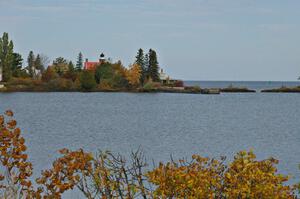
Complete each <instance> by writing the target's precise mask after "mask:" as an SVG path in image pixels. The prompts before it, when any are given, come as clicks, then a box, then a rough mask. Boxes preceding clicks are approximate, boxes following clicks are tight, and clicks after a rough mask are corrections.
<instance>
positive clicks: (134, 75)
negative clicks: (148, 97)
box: [126, 64, 142, 87]
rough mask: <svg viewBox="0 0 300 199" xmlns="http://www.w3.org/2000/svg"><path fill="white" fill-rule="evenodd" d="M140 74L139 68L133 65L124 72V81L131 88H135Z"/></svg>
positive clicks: (138, 82)
mask: <svg viewBox="0 0 300 199" xmlns="http://www.w3.org/2000/svg"><path fill="white" fill-rule="evenodd" d="M141 74H142V69H141V66H140V65H138V64H133V65H131V66H130V67H129V70H127V71H126V79H127V80H128V82H129V84H130V85H131V86H133V87H137V86H139V84H140V79H141Z"/></svg>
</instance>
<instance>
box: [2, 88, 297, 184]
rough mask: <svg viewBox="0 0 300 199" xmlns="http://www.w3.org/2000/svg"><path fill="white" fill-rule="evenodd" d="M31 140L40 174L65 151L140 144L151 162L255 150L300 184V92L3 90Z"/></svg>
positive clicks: (5, 104) (123, 150)
mask: <svg viewBox="0 0 300 199" xmlns="http://www.w3.org/2000/svg"><path fill="white" fill-rule="evenodd" d="M6 109H12V110H13V111H14V112H15V118H16V119H17V121H18V125H19V126H20V127H21V129H22V130H23V135H24V137H25V138H26V142H27V146H28V149H29V151H28V153H29V154H30V160H31V161H32V162H33V164H34V167H35V171H34V172H35V176H38V175H39V173H40V170H42V169H45V168H49V167H50V166H51V162H52V161H53V160H54V159H55V158H56V157H57V150H58V149H61V148H64V147H66V148H71V149H78V148H84V149H85V150H88V151H92V152H97V150H98V149H101V150H111V151H114V152H120V153H122V154H125V155H126V154H128V153H129V152H130V151H131V150H135V149H137V148H138V147H139V146H141V147H142V148H143V149H144V151H145V154H146V157H147V159H148V160H149V162H150V163H151V162H152V159H153V160H155V161H156V162H158V161H160V160H166V159H168V158H169V157H170V154H172V155H173V157H175V158H181V157H190V156H191V155H192V154H194V153H198V154H201V155H203V156H213V157H218V156H220V155H226V156H228V157H232V156H233V155H234V154H235V153H236V152H238V151H239V150H244V149H246V150H248V149H251V148H252V149H254V152H255V153H256V154H257V156H258V158H259V159H262V158H267V157H269V156H273V157H275V158H277V159H279V160H280V164H279V171H280V172H282V173H284V174H291V175H293V176H294V178H293V180H292V182H295V181H299V180H300V172H299V170H298V164H299V163H300V158H299V154H300V132H299V130H300V94H296V93H294V94H271V93H249V94H221V95H193V94H167V93H166V94H164V93H158V94H134V93H0V110H1V112H3V111H4V110H6Z"/></svg>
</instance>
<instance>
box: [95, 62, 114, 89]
mask: <svg viewBox="0 0 300 199" xmlns="http://www.w3.org/2000/svg"><path fill="white" fill-rule="evenodd" d="M113 75H114V71H113V68H112V64H110V63H104V64H101V65H99V66H97V67H96V71H95V79H96V82H97V84H100V83H101V81H102V80H107V79H112V78H113Z"/></svg>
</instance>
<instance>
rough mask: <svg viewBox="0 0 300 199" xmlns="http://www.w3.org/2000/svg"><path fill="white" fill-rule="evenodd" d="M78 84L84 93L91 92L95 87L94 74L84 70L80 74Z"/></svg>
mask: <svg viewBox="0 0 300 199" xmlns="http://www.w3.org/2000/svg"><path fill="white" fill-rule="evenodd" d="M80 83H81V88H82V89H83V90H85V91H91V90H93V89H94V88H95V87H96V85H97V83H96V80H95V76H94V73H93V72H92V71H87V70H84V71H83V72H82V73H81V77H80Z"/></svg>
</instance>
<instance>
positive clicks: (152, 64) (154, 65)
mask: <svg viewBox="0 0 300 199" xmlns="http://www.w3.org/2000/svg"><path fill="white" fill-rule="evenodd" d="M149 76H150V77H151V79H152V80H153V81H154V82H159V81H160V78H159V66H158V61H157V55H156V52H155V51H154V50H152V49H150V50H149Z"/></svg>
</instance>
